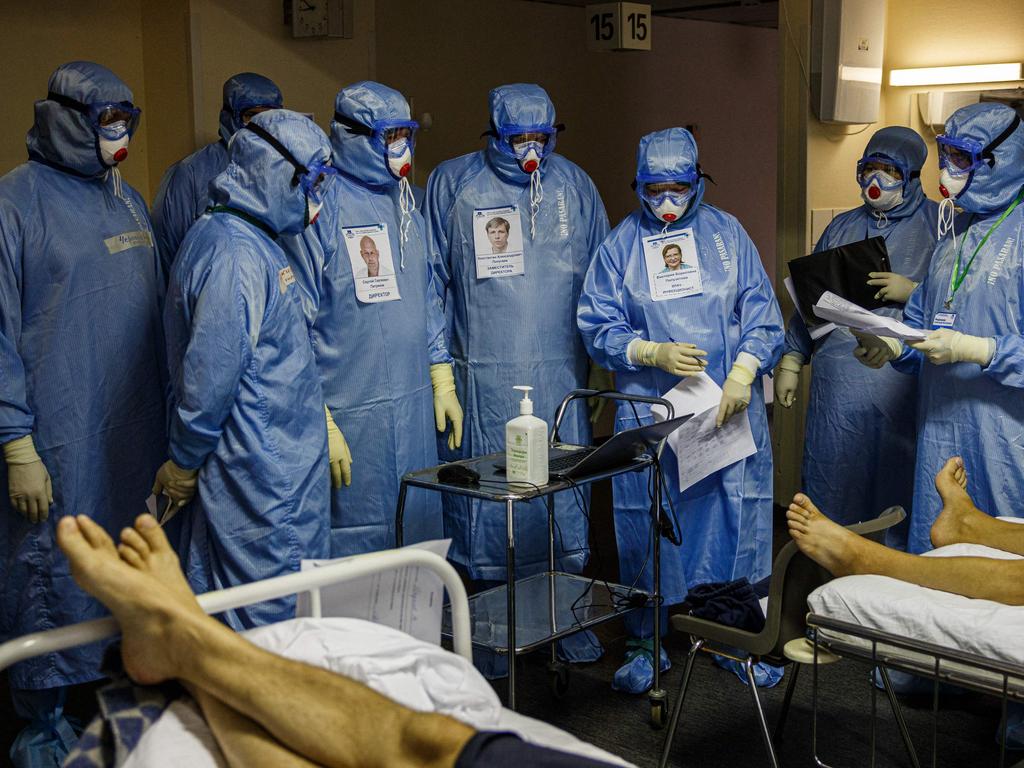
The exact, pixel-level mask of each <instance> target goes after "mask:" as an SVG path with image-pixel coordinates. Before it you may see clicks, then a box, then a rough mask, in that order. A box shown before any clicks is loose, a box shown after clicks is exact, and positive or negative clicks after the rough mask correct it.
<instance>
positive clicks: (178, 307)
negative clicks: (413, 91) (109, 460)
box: [156, 109, 337, 629]
mask: <svg viewBox="0 0 1024 768" xmlns="http://www.w3.org/2000/svg"><path fill="white" fill-rule="evenodd" d="M330 162H331V146H330V142H328V140H327V137H326V136H325V135H324V133H323V131H321V130H320V129H319V128H318V127H317V126H316V124H315V123H313V121H311V120H309V119H308V118H306V117H304V116H303V115H299V114H296V113H295V112H290V111H288V110H284V109H275V110H271V111H269V112H264V113H262V114H260V115H257V116H256V117H254V118H253V119H252V120H251V121H250V122H249V124H248V125H247V126H246V127H245V128H243V129H242V130H240V131H239V132H238V133H237V134H235V136H234V137H233V138H232V140H231V143H230V162H229V164H228V167H227V169H226V170H225V171H224V172H223V173H222V174H220V175H219V176H218V177H217V178H216V179H214V181H213V183H212V184H211V187H210V188H211V196H212V204H213V205H212V207H211V209H210V210H209V212H207V213H206V214H204V215H203V216H202V217H201V218H200V219H199V221H198V222H196V224H195V225H194V226H193V227H192V228H191V229H190V230H189V233H188V235H187V236H186V237H185V241H184V242H183V243H182V245H181V250H180V251H179V257H178V259H176V261H175V264H174V271H173V273H172V275H171V280H170V284H169V286H168V289H167V307H166V310H165V312H164V328H165V332H166V335H167V359H168V367H169V369H170V375H171V386H172V401H171V417H170V447H169V450H168V453H169V454H170V459H169V460H168V461H167V462H166V463H165V464H164V465H163V466H162V467H161V468H160V471H159V472H158V473H157V478H156V485H157V486H158V488H162V489H164V491H165V492H166V493H167V494H168V495H169V496H170V497H171V498H172V500H174V501H175V503H181V502H183V501H188V495H187V494H183V493H179V492H178V491H177V484H179V483H181V482H183V481H184V480H187V479H188V478H190V477H196V476H198V492H197V493H196V496H195V498H194V499H193V500H192V501H191V503H190V504H188V505H187V506H186V507H185V508H184V509H182V510H181V512H180V513H179V514H180V515H181V516H183V517H184V520H183V525H184V535H183V541H182V547H181V548H180V549H181V553H182V567H183V569H184V571H185V575H186V576H187V577H188V580H189V583H190V585H191V586H192V588H193V589H194V590H195V591H196V592H206V591H208V590H211V589H221V588H223V587H228V586H233V585H236V584H242V583H246V582H250V581H256V580H258V579H265V578H269V577H271V576H279V575H282V574H285V573H289V572H291V571H297V570H298V569H299V562H300V561H301V560H302V559H303V558H323V557H327V556H328V554H329V552H330V549H329V538H328V530H329V529H328V524H329V514H328V503H329V499H328V485H329V472H328V461H327V429H326V424H325V416H324V401H323V395H322V393H321V391H320V380H319V377H318V376H317V372H316V363H315V361H314V359H313V350H312V349H311V347H310V344H309V333H308V330H307V325H306V319H305V316H304V314H303V302H302V297H301V291H300V290H299V286H298V285H297V284H296V282H295V276H294V273H293V270H292V268H291V267H290V266H289V264H288V261H287V259H286V258H285V254H284V251H282V250H281V248H280V246H279V245H278V244H277V238H278V237H279V235H281V234H298V233H299V232H301V231H302V230H303V229H304V228H305V227H306V226H307V225H308V224H309V223H310V222H311V221H313V220H314V219H315V218H316V214H317V212H318V210H319V207H320V206H321V205H322V203H323V195H324V193H325V191H326V189H325V187H327V186H328V185H329V183H330V182H331V181H333V180H334V178H335V177H336V173H337V172H336V171H335V170H334V168H333V167H331V165H330ZM294 609H295V599H294V598H286V599H280V600H274V601H273V602H267V603H260V604H259V605H257V606H250V607H247V608H244V609H239V610H237V611H232V612H230V613H229V614H227V617H228V619H227V620H228V623H229V624H230V625H231V626H232V627H235V628H237V629H241V628H246V627H252V626H256V625H259V624H268V623H272V622H274V621H279V620H282V619H286V618H288V617H289V616H290V615H293V614H294Z"/></svg>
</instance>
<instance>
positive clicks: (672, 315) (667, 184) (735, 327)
mask: <svg viewBox="0 0 1024 768" xmlns="http://www.w3.org/2000/svg"><path fill="white" fill-rule="evenodd" d="M636 189H637V194H638V196H639V197H640V208H638V209H637V210H635V211H633V213H631V214H629V215H628V216H627V217H626V218H625V219H624V220H623V221H622V223H621V224H619V225H618V226H617V227H615V229H613V230H612V232H611V233H610V234H609V235H608V237H607V238H605V241H604V242H603V243H602V244H601V247H600V248H599V249H598V252H597V255H596V256H595V257H594V261H593V263H592V264H591V266H590V269H589V271H588V272H587V279H586V283H585V284H584V286H583V295H582V296H581V297H580V304H579V312H578V321H579V328H580V331H581V332H582V334H583V339H584V340H585V342H586V344H587V349H588V350H589V351H590V354H591V356H592V357H593V358H594V360H595V361H597V362H598V363H599V364H600V365H602V366H604V367H605V368H608V369H610V370H612V371H614V372H615V380H616V385H617V389H619V390H620V391H622V392H627V393H631V394H637V395H647V396H660V395H663V394H664V393H666V392H668V391H669V390H670V389H672V388H673V387H674V386H676V385H677V384H678V383H679V382H680V378H681V377H685V376H695V375H698V374H699V373H700V372H702V371H704V372H706V373H707V374H708V375H709V376H710V377H711V378H712V379H713V380H714V381H715V382H716V383H717V384H718V385H719V386H721V387H722V390H723V394H722V398H721V402H720V404H719V408H718V412H717V415H716V423H717V424H719V425H721V424H725V423H727V422H728V421H730V420H731V419H733V418H739V417H740V414H741V413H742V411H744V410H746V411H747V413H748V415H749V418H750V426H751V429H752V430H753V436H754V443H755V445H756V447H757V453H755V454H754V455H753V456H750V457H749V458H747V459H744V460H742V461H740V462H737V463H735V464H733V465H731V466H729V467H727V468H725V469H723V470H720V471H718V472H715V473H714V474H712V475H710V476H709V477H707V478H705V479H704V480H702V481H700V482H699V483H697V484H696V485H694V486H692V487H690V488H688V489H686V490H685V491H682V492H680V490H679V481H678V474H677V466H676V457H675V456H674V455H673V454H672V452H671V451H670V450H669V451H665V452H664V454H663V455H662V469H663V471H664V477H665V483H666V485H667V494H668V501H669V502H670V504H671V508H672V509H674V515H673V514H672V512H671V511H669V506H668V505H666V512H665V514H666V515H667V516H669V517H670V519H671V520H672V522H673V524H677V525H678V526H679V527H680V528H681V530H680V531H679V533H680V535H681V538H682V545H681V546H672V545H670V544H668V543H667V542H663V546H662V550H661V552H662V564H661V586H662V590H663V593H664V595H665V602H666V604H667V605H671V604H673V603H679V602H681V601H682V600H683V598H684V597H685V596H686V593H687V591H688V589H689V588H691V587H694V586H696V585H698V584H703V583H707V582H724V581H729V580H732V579H738V578H741V577H746V578H747V579H749V580H750V581H751V582H752V583H753V582H756V581H758V580H760V579H763V578H765V577H767V576H768V575H769V572H770V570H771V556H772V455H771V444H770V441H769V437H768V424H767V417H766V413H765V407H764V393H763V392H762V389H761V384H760V382H761V378H760V377H761V376H762V375H763V374H765V373H767V372H769V371H771V370H772V368H773V367H774V366H775V363H776V362H777V361H778V358H779V355H780V353H781V352H782V343H783V330H782V316H781V312H780V310H779V305H778V302H777V301H776V300H775V295H774V293H773V292H772V286H771V283H770V281H769V280H768V276H767V275H766V274H765V271H764V267H763V266H762V265H761V260H760V257H759V256H758V253H757V249H756V248H755V247H754V244H753V243H752V242H751V240H750V238H749V237H748V236H747V233H746V232H745V231H744V230H743V227H741V226H740V224H739V222H737V221H736V219H735V218H734V217H733V216H731V215H730V214H728V213H725V212H724V211H721V210H719V209H718V208H715V207H714V206H711V205H708V204H707V203H704V202H702V198H703V196H704V177H703V175H702V173H701V170H700V166H699V165H698V163H697V145H696V143H695V142H694V140H693V136H691V135H690V133H689V132H688V131H686V130H685V129H683V128H670V129H668V130H663V131H658V132H656V133H651V134H648V135H647V136H644V137H643V139H641V140H640V149H639V151H638V152H637V173H636ZM670 244H675V246H676V247H678V248H679V249H680V250H681V252H682V263H683V267H684V270H685V271H684V272H680V273H679V274H669V273H666V272H665V271H664V270H663V264H662V252H663V251H665V250H666V249H667V248H668V246H669V245H670ZM666 261H667V260H666ZM674 271H676V272H679V271H678V270H674ZM748 406H749V409H748ZM637 411H638V413H639V416H640V422H641V423H642V424H650V423H651V422H652V416H651V413H650V408H649V407H647V406H640V405H637ZM633 414H634V412H633V408H632V407H631V405H630V404H628V403H620V404H619V406H618V413H617V418H616V431H620V430H623V429H629V428H631V427H635V426H637V422H636V419H635V417H634V415H633ZM647 486H648V480H647V477H646V476H645V475H643V474H636V473H633V474H628V475H620V476H618V477H616V478H614V480H613V485H612V492H613V498H614V503H615V534H616V538H617V540H618V547H619V569H620V574H621V580H622V582H623V583H625V584H632V583H634V582H637V584H638V585H639V586H640V587H641V588H644V589H650V588H651V586H652V578H653V570H652V568H651V565H650V563H649V562H647V561H648V552H649V548H650V539H651V516H650V507H651V499H650V496H649V494H648V487H647ZM652 619H653V612H652V611H634V612H633V613H631V614H629V615H628V616H627V629H628V630H629V631H630V633H631V634H632V636H633V638H632V640H631V641H629V643H628V647H629V648H630V650H629V652H628V654H627V657H626V663H625V664H624V665H623V666H622V667H621V668H620V669H619V670H618V671H617V672H616V674H615V680H614V681H613V687H615V688H616V689H618V690H625V691H629V692H632V693H642V692H643V691H645V690H647V689H648V688H649V687H650V686H651V683H652V681H653V675H654V669H653V663H652V656H653V647H652V642H651V639H650V638H651V634H652V633H653V626H652V623H653V622H652ZM660 657H661V666H662V669H667V668H668V666H669V661H668V656H667V655H666V654H665V652H664V650H663V649H662V650H661V651H660Z"/></svg>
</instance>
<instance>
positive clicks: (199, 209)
mask: <svg viewBox="0 0 1024 768" xmlns="http://www.w3.org/2000/svg"><path fill="white" fill-rule="evenodd" d="M283 103H284V102H283V99H282V97H281V90H280V89H279V88H278V87H277V86H276V85H275V84H274V82H273V81H272V80H270V79H269V78H266V77H264V76H263V75H258V74H256V73H255V72H240V73H239V74H237V75H234V76H232V77H229V78H228V79H227V80H225V81H224V102H223V105H222V106H221V110H220V127H219V128H218V129H217V132H218V133H219V134H220V136H219V138H218V139H217V141H214V142H212V143H210V144H207V145H206V146H205V147H202V148H200V149H197V150H196V151H195V152H193V153H192V154H191V155H189V156H188V157H185V158H182V159H181V160H179V161H178V162H176V163H175V164H174V165H172V166H171V167H170V168H168V169H167V172H166V173H164V177H163V179H162V180H161V181H160V188H159V189H158V190H157V193H156V199H155V200H154V201H153V229H154V230H156V241H157V246H158V247H159V249H160V260H161V262H162V263H163V265H164V272H165V273H166V274H167V275H168V276H170V273H171V264H173V263H174V255H175V254H176V253H177V252H178V247H179V246H180V245H181V241H182V240H184V239H185V233H186V232H188V228H189V227H191V226H192V224H193V223H194V222H195V221H196V219H198V218H199V217H200V216H202V215H203V212H204V211H205V210H206V206H207V205H209V204H210V182H211V181H213V179H214V177H216V176H217V175H219V174H220V173H221V171H223V170H224V169H225V168H227V167H228V142H229V141H230V140H231V137H232V136H234V135H235V133H236V132H237V131H238V129H239V128H241V127H242V126H243V125H245V124H246V123H248V122H249V120H251V119H252V117H253V116H254V115H257V114H259V113H260V112H263V111H264V110H267V109H276V108H279V107H281V105H282V104H283Z"/></svg>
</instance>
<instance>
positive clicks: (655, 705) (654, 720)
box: [651, 701, 668, 731]
mask: <svg viewBox="0 0 1024 768" xmlns="http://www.w3.org/2000/svg"><path fill="white" fill-rule="evenodd" d="M667 721H668V710H667V708H666V707H665V702H664V701H652V702H651V728H653V729H654V730H656V731H660V730H661V729H662V728H664V727H665V723H666V722H667Z"/></svg>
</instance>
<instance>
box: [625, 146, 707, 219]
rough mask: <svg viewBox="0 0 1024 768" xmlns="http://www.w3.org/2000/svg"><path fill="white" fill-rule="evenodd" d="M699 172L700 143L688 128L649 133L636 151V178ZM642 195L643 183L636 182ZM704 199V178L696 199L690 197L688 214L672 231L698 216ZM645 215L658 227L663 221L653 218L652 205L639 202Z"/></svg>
mask: <svg viewBox="0 0 1024 768" xmlns="http://www.w3.org/2000/svg"><path fill="white" fill-rule="evenodd" d="M694 171H699V168H698V165H697V142H696V141H694V139H693V134H691V133H690V132H689V131H688V130H686V129H685V128H666V129H665V130H663V131H655V132H654V133H648V134H647V135H646V136H644V137H643V138H642V139H640V147H639V148H638V149H637V151H636V175H637V178H638V179H639V177H640V176H663V177H666V178H672V177H677V178H678V177H682V176H684V175H686V174H689V173H693V172H694ZM642 192H643V190H642V188H641V186H640V182H639V181H637V195H638V196H640V195H641V193H642ZM703 199H704V179H703V177H701V178H698V179H697V185H696V188H695V189H694V193H693V197H691V198H690V205H689V207H688V208H687V209H686V213H684V214H683V216H682V217H681V218H680V219H679V220H678V221H673V222H672V228H675V227H678V226H680V225H686V226H688V225H689V223H690V222H691V221H692V220H693V217H694V216H696V215H697V208H699V207H700V204H701V201H702V200H703ZM640 205H641V206H642V208H643V212H644V216H646V217H647V218H648V219H650V220H651V221H656V222H658V224H659V225H660V224H663V222H662V221H661V220H660V219H659V218H658V217H657V216H655V215H654V212H653V211H651V209H650V206H648V205H647V203H646V202H644V200H643V198H642V197H641V199H640Z"/></svg>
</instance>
